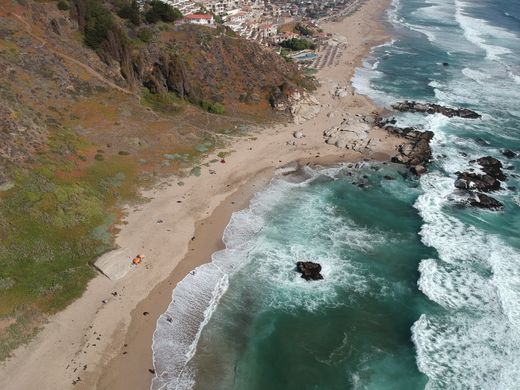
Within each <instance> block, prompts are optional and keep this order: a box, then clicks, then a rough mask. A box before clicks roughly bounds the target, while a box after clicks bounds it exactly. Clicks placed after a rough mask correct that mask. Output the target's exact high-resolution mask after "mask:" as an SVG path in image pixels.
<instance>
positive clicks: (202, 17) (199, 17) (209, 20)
mask: <svg viewBox="0 0 520 390" xmlns="http://www.w3.org/2000/svg"><path fill="white" fill-rule="evenodd" d="M184 21H185V22H186V23H190V24H198V25H202V26H212V25H214V24H215V18H214V17H213V15H210V14H189V15H186V16H184Z"/></svg>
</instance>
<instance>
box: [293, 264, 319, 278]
mask: <svg viewBox="0 0 520 390" xmlns="http://www.w3.org/2000/svg"><path fill="white" fill-rule="evenodd" d="M296 271H298V272H299V273H301V274H302V278H303V279H305V280H321V279H323V276H322V275H321V273H320V272H321V265H320V264H318V263H313V262H312V261H298V262H297V263H296Z"/></svg>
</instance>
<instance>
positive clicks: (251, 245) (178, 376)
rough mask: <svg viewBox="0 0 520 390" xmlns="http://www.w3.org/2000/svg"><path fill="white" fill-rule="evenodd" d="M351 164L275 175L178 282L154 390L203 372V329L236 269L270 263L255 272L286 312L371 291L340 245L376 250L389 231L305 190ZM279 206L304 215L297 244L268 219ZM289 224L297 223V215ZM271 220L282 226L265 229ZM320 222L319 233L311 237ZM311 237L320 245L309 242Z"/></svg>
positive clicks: (164, 323) (189, 383)
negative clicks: (317, 268) (295, 177)
mask: <svg viewBox="0 0 520 390" xmlns="http://www.w3.org/2000/svg"><path fill="white" fill-rule="evenodd" d="M343 169H345V168H344V167H342V166H338V167H329V168H324V169H320V170H314V169H312V168H309V167H306V168H304V171H303V181H300V182H296V183H294V182H290V181H288V180H284V179H283V178H274V179H273V180H272V182H271V184H270V185H269V186H268V187H267V188H266V189H265V190H263V191H261V192H260V193H257V194H256V195H255V196H254V197H253V199H252V200H251V203H250V206H249V207H248V208H247V209H245V210H242V211H239V212H236V213H234V214H233V215H232V217H231V221H230V223H229V225H228V226H227V227H226V229H225V232H224V237H223V241H224V243H225V245H226V249H224V250H222V251H219V252H216V253H214V254H213V256H212V262H211V263H208V264H205V265H202V266H200V267H198V268H197V269H195V270H194V271H192V272H191V273H189V274H188V275H187V276H186V277H185V278H184V279H183V280H182V281H181V282H180V283H179V284H178V285H177V287H176V288H175V290H174V291H173V299H172V302H171V303H170V305H169V307H168V309H167V310H166V312H165V313H164V314H163V315H161V316H160V317H159V319H158V321H157V327H156V330H155V333H154V337H153V346H152V348H153V354H154V367H155V371H156V376H155V377H154V379H153V383H152V390H159V389H161V390H173V389H179V390H184V389H190V388H192V387H193V385H194V378H195V376H196V372H194V371H193V370H194V368H193V367H192V365H190V364H189V363H190V361H191V359H192V358H193V357H194V355H195V353H196V350H197V346H198V342H199V339H200V337H201V334H202V332H203V331H204V328H205V326H206V325H207V323H208V322H209V321H210V319H211V318H212V315H213V314H214V312H215V310H216V308H217V306H218V303H219V301H220V299H221V298H222V296H223V295H224V294H226V292H227V290H228V285H229V277H230V275H233V274H235V273H237V272H238V271H239V270H240V269H242V267H244V266H246V265H247V264H249V262H255V264H261V265H262V266H261V267H250V269H249V268H248V271H247V272H248V275H249V276H248V277H250V278H252V279H253V280H255V281H257V282H258V283H261V284H262V285H263V286H264V291H265V292H269V291H276V294H265V295H266V298H265V299H267V301H266V302H263V304H266V305H269V306H271V307H275V308H280V309H283V310H286V311H292V310H294V309H298V310H301V309H305V310H309V311H315V310H320V309H322V308H324V307H335V306H337V305H344V304H346V303H347V302H341V301H340V300H338V299H337V286H341V285H345V286H348V287H349V288H350V289H351V290H352V291H358V292H362V291H365V290H367V285H366V276H365V275H363V274H362V273H360V272H357V271H356V270H355V269H354V267H353V266H352V265H350V264H349V262H348V259H345V258H344V257H340V256H338V255H337V254H335V253H338V252H340V250H339V249H338V248H336V247H341V246H342V245H343V246H345V245H348V247H349V248H352V250H356V251H369V250H370V249H371V247H372V246H373V245H377V244H378V243H384V242H385V239H384V237H383V236H382V235H379V234H378V233H377V232H369V231H367V230H366V229H364V228H362V227H356V226H355V225H354V224H353V223H350V222H348V221H345V220H342V219H340V218H339V217H337V216H336V215H335V210H334V209H332V208H331V207H330V206H328V204H327V202H326V201H325V200H324V198H323V197H319V196H316V195H313V194H311V193H307V192H306V191H298V189H299V188H301V187H307V186H308V184H310V183H312V182H313V181H314V180H318V179H319V178H320V177H321V178H323V177H326V178H327V180H332V179H334V178H335V177H336V176H337V175H338V174H340V172H341V171H342V170H343ZM275 207H278V208H279V207H287V208H288V211H293V212H294V213H296V214H297V215H298V218H299V220H300V223H299V225H297V226H295V228H296V230H295V231H293V232H292V233H291V234H293V236H291V237H289V238H290V242H291V244H290V245H287V243H286V242H285V241H284V240H283V239H284V238H286V237H285V236H284V234H288V232H285V231H277V230H276V229H283V225H280V226H282V227H277V226H276V224H267V223H266V218H273V216H269V215H270V213H271V211H272V210H273V209H275ZM282 222H283V221H282ZM346 222H347V223H346ZM287 223H288V224H290V225H292V226H294V225H293V224H292V222H291V221H287ZM266 226H270V228H271V229H274V230H271V231H265V229H266ZM298 229H300V230H301V231H298ZM313 229H314V231H317V233H316V236H312V235H311V236H308V237H307V236H305V232H306V231H307V232H310V231H313ZM288 231H289V230H288ZM276 237H279V238H280V239H281V240H280V241H277V239H276ZM309 240H314V242H316V245H309V243H308V241H309ZM335 248H336V249H335ZM300 260H302V261H307V260H311V261H317V262H319V263H320V264H321V265H322V271H321V273H322V274H323V276H324V278H325V280H326V282H322V283H314V284H312V285H311V284H310V283H307V282H306V281H305V280H303V279H302V278H301V277H300V276H299V274H297V273H295V272H294V263H295V262H296V261H300ZM257 262H258V263H257ZM382 283H383V282H382Z"/></svg>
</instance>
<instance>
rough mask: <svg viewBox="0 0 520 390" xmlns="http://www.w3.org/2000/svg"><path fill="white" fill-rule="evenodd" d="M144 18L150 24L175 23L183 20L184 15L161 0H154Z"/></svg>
mask: <svg viewBox="0 0 520 390" xmlns="http://www.w3.org/2000/svg"><path fill="white" fill-rule="evenodd" d="M144 17H145V19H146V21H147V22H148V23H157V22H158V21H163V22H175V21H176V20H179V19H182V13H181V11H179V10H178V9H177V8H173V7H172V6H171V5H169V4H166V3H163V2H162V1H161V0H152V1H150V4H149V9H148V10H147V11H146V13H145V14H144Z"/></svg>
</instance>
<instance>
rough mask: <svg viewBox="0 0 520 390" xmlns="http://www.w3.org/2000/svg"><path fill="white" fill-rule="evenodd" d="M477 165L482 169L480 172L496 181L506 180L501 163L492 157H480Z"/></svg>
mask: <svg viewBox="0 0 520 390" xmlns="http://www.w3.org/2000/svg"><path fill="white" fill-rule="evenodd" d="M477 163H478V164H479V165H480V166H481V167H482V170H483V171H484V172H486V173H487V174H488V175H490V176H492V177H493V178H495V179H497V180H506V175H504V172H502V163H501V162H500V161H499V160H497V159H496V158H494V157H491V156H487V157H481V158H479V159H478V160H477Z"/></svg>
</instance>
